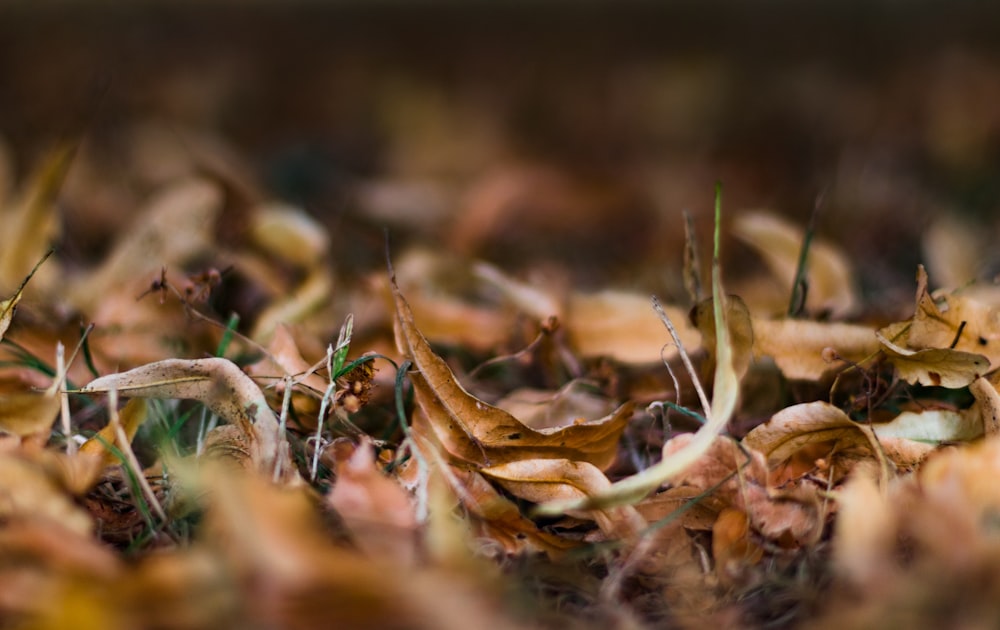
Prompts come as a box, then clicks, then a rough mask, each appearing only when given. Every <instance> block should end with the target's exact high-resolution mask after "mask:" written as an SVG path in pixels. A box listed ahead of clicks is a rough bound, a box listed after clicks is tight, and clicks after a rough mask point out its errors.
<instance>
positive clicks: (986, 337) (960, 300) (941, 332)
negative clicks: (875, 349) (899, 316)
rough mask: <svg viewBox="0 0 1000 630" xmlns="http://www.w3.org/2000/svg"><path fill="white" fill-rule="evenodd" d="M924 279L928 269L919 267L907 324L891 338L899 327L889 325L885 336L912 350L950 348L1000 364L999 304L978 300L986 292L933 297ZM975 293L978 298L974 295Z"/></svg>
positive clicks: (986, 295) (986, 293) (992, 363)
mask: <svg viewBox="0 0 1000 630" xmlns="http://www.w3.org/2000/svg"><path fill="white" fill-rule="evenodd" d="M927 282H928V279H927V272H926V271H925V270H924V268H923V266H920V267H919V268H918V269H917V298H916V303H917V306H916V311H915V312H914V314H913V319H912V320H911V322H910V327H909V329H908V330H907V331H906V333H905V335H904V336H903V337H901V338H898V339H897V338H894V335H895V334H897V333H898V332H899V328H892V327H891V334H886V335H885V336H886V337H887V338H889V339H890V340H891V341H894V342H896V343H898V344H900V345H902V346H904V347H906V348H910V349H913V350H923V349H926V348H951V349H953V350H957V351H961V352H968V353H972V354H979V355H983V356H985V357H986V358H988V359H989V362H990V369H991V370H992V369H995V368H996V367H997V366H1000V304H997V303H995V302H992V301H980V300H981V299H982V298H984V297H985V298H987V299H988V298H989V294H988V292H978V293H976V292H974V291H970V294H969V296H966V295H964V294H962V293H951V294H945V295H943V296H940V297H936V296H934V295H931V294H930V293H929V292H928V290H927ZM975 295H978V296H979V297H978V298H977V297H973V296H975ZM994 295H995V294H994ZM897 326H899V325H898V324H897ZM959 333H961V334H959Z"/></svg>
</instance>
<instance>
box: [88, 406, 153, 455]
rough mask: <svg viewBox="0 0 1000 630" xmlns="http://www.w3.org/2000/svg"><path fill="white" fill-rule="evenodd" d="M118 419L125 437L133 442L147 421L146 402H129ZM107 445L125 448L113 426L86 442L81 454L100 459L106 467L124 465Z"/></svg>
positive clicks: (105, 428)
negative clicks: (119, 441)
mask: <svg viewBox="0 0 1000 630" xmlns="http://www.w3.org/2000/svg"><path fill="white" fill-rule="evenodd" d="M118 418H119V422H120V423H121V428H122V430H123V431H124V432H125V436H126V437H127V438H128V440H129V442H131V441H132V438H134V437H135V433H136V431H138V430H139V427H140V426H142V423H143V422H145V421H146V401H145V400H143V399H142V398H133V399H132V400H130V401H128V403H126V404H125V406H124V407H123V408H122V410H121V411H119V412H118ZM106 444H107V445H111V446H118V448H122V446H123V445H122V444H118V432H117V431H116V429H115V426H114V425H112V424H108V426H106V427H104V428H103V429H101V430H100V431H98V432H97V433H96V434H95V435H94V436H93V437H92V438H90V439H89V440H87V441H86V442H84V443H83V445H82V446H80V453H83V454H84V455H95V456H97V457H99V458H100V460H101V462H102V463H103V464H104V465H105V466H113V465H115V464H120V463H122V462H121V460H120V459H118V457H116V456H115V455H114V453H112V452H111V450H110V449H109V448H108V446H105V445H106Z"/></svg>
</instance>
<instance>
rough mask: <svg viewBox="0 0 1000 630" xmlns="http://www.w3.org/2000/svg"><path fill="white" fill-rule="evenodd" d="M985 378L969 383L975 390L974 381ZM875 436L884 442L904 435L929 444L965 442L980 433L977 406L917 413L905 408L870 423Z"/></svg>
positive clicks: (971, 388)
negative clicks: (889, 417)
mask: <svg viewBox="0 0 1000 630" xmlns="http://www.w3.org/2000/svg"><path fill="white" fill-rule="evenodd" d="M979 381H985V379H977V380H976V381H975V382H973V384H972V385H970V386H969V389H970V391H972V392H973V393H975V389H974V388H975V386H976V385H975V384H976V382H979ZM872 429H873V430H874V431H875V435H877V436H878V438H879V439H880V440H882V441H883V444H884V441H885V440H886V439H887V438H905V439H907V440H916V441H919V442H927V443H930V444H940V443H941V442H968V441H971V440H974V439H976V438H980V437H982V435H983V419H982V417H981V414H980V410H979V408H978V407H971V408H969V409H965V410H962V411H954V410H951V409H928V410H926V411H921V412H919V413H916V412H912V411H904V412H903V413H901V414H899V415H898V416H896V417H895V418H893V419H892V420H891V421H890V422H885V423H879V424H874V425H872Z"/></svg>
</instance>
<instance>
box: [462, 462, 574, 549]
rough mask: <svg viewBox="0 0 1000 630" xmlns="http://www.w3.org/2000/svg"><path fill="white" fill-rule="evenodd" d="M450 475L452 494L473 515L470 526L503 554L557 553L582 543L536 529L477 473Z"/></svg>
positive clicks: (513, 505) (463, 472) (463, 471)
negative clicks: (475, 526) (477, 527)
mask: <svg viewBox="0 0 1000 630" xmlns="http://www.w3.org/2000/svg"><path fill="white" fill-rule="evenodd" d="M449 477H450V478H451V479H453V480H455V481H457V482H458V483H459V484H460V487H458V488H454V490H455V494H456V495H457V496H458V497H459V499H460V500H461V502H462V505H463V506H464V507H465V509H467V510H468V511H469V512H470V513H471V515H472V516H473V517H474V519H473V525H478V526H479V527H480V528H481V529H482V530H483V531H482V534H483V536H482V537H484V538H489V539H490V540H492V541H493V542H495V543H497V544H499V545H500V546H501V547H502V549H503V550H504V552H505V553H507V554H518V553H524V552H529V551H531V552H534V551H542V552H545V553H548V554H550V555H558V554H560V553H562V552H564V551H566V550H567V549H571V548H573V547H576V546H579V545H580V544H582V543H581V542H576V541H573V540H570V539H567V538H564V537H561V536H557V535H555V534H551V533H549V532H545V531H542V530H540V529H538V526H537V525H536V524H535V523H534V521H531V520H530V519H528V518H526V517H525V516H524V515H522V514H521V511H520V510H519V509H518V507H517V505H516V504H515V503H514V502H513V501H511V500H510V499H508V498H507V497H505V496H503V495H502V494H500V493H499V492H498V491H497V489H496V488H494V487H493V485H492V484H490V482H488V481H487V480H486V478H485V477H483V476H482V475H481V474H479V473H478V472H474V471H471V470H461V469H459V468H452V469H451V471H450V475H449Z"/></svg>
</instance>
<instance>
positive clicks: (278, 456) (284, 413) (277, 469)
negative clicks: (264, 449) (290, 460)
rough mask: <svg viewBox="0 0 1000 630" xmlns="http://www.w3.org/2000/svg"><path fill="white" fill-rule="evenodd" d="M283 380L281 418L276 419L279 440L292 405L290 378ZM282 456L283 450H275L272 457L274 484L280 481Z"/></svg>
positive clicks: (292, 384)
mask: <svg viewBox="0 0 1000 630" xmlns="http://www.w3.org/2000/svg"><path fill="white" fill-rule="evenodd" d="M283 380H284V383H285V397H284V398H282V400H281V417H280V418H279V419H278V436H279V440H280V436H283V435H285V427H286V426H288V409H289V407H290V406H291V404H292V388H293V387H294V385H295V382H294V381H293V380H292V377H291V376H286V377H285V378H284V379H283ZM284 456H285V452H284V450H283V449H277V452H276V453H275V456H274V478H273V479H272V480H273V481H274V483H278V482H279V481H280V480H281V470H282V468H283V466H284V463H285V462H284Z"/></svg>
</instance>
